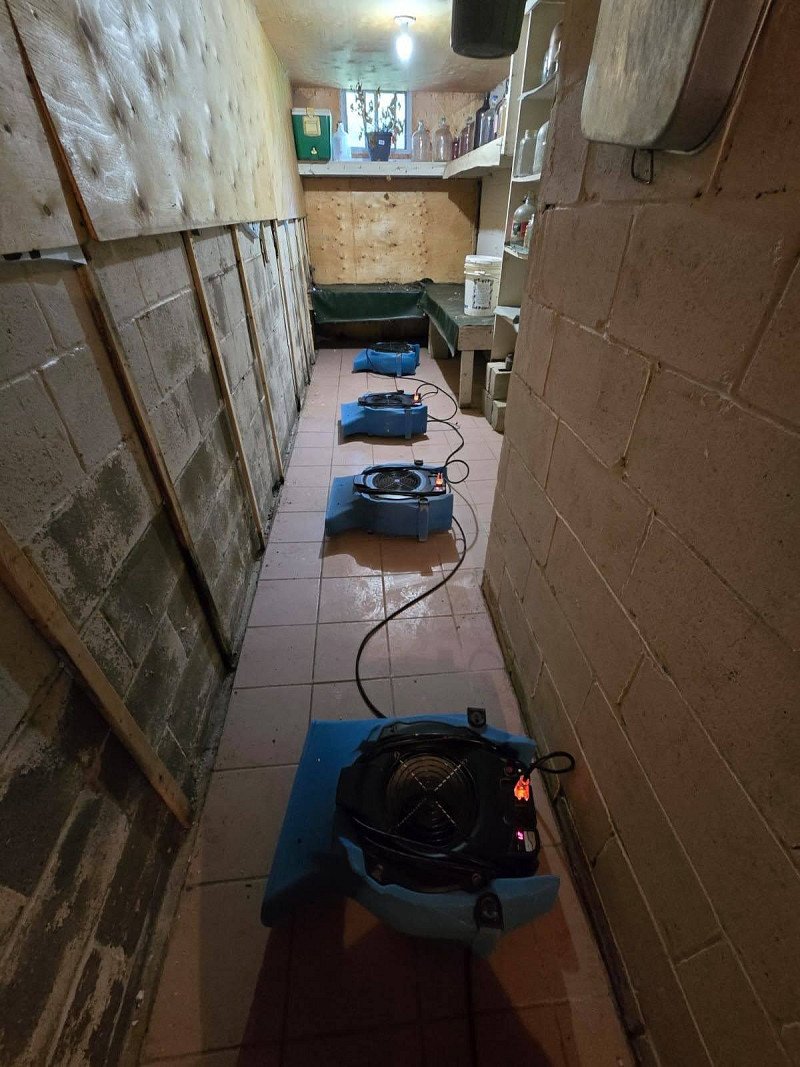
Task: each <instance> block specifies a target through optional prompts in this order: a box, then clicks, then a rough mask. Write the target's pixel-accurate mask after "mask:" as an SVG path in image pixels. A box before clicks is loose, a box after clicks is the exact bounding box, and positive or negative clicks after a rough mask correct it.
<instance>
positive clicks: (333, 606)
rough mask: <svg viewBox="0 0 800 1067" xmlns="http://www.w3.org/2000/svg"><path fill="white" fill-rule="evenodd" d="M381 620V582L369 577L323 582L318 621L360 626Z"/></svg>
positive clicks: (378, 578) (326, 579)
mask: <svg viewBox="0 0 800 1067" xmlns="http://www.w3.org/2000/svg"><path fill="white" fill-rule="evenodd" d="M382 618H383V582H382V581H381V579H380V577H379V576H378V575H372V576H370V577H351V578H323V579H322V585H321V589H320V598H319V621H320V622H321V623H324V622H363V621H365V620H369V619H376V620H377V619H382Z"/></svg>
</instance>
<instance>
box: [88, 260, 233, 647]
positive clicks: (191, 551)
mask: <svg viewBox="0 0 800 1067" xmlns="http://www.w3.org/2000/svg"><path fill="white" fill-rule="evenodd" d="M87 260H89V262H87V264H86V266H79V267H77V268H76V269H77V271H78V278H79V279H80V282H81V286H82V288H83V292H84V296H85V297H86V302H87V304H88V306H89V310H90V311H91V312H92V317H93V319H94V322H95V325H96V327H97V329H98V331H99V333H100V336H101V338H102V339H103V342H104V344H105V348H106V352H107V353H108V357H109V359H110V361H111V366H112V369H113V370H114V373H115V375H116V377H117V381H118V383H119V386H120V390H121V392H122V395H123V397H124V399H125V403H126V405H127V408H128V411H129V413H130V416H131V418H132V419H133V423H134V425H135V426H136V429H137V431H138V435H139V440H140V442H141V445H142V449H143V451H144V454H145V457H146V459H147V461H148V465H149V467H150V471H151V473H152V475H153V478H154V480H155V483H156V486H157V487H158V491H159V494H160V496H161V499H162V500H163V501H164V507H165V509H166V512H167V517H168V519H169V521H170V525H171V527H172V531H173V533H174V534H175V538H176V540H177V542H178V545H179V547H180V549H181V552H182V553H183V557H184V561H185V563H186V569H187V570H188V572H189V576H190V578H191V579H192V582H193V584H194V587H195V590H196V592H197V595H198V598H199V600H200V604H201V606H202V608H203V611H204V613H205V616H206V619H207V620H208V624H209V626H210V628H211V633H212V635H213V637H214V640H215V641H216V643H217V647H218V649H219V652H220V655H221V656H222V659H223V662H224V663H225V665H226V666H227V667H233V666H234V665H235V663H236V655H235V654H234V651H233V646H232V643H231V639H230V637H229V635H228V632H227V630H226V628H225V624H224V622H223V620H222V616H221V615H220V612H219V609H218V607H217V603H216V601H215V599H214V594H213V593H212V591H211V586H210V585H209V584H208V580H207V578H206V576H205V572H204V571H203V567H202V565H201V563H200V556H199V554H198V551H197V546H196V545H195V543H194V538H193V537H192V532H191V530H190V528H189V523H188V521H187V519H186V515H185V513H184V510H183V505H182V504H181V502H180V499H179V497H178V494H177V491H176V489H175V486H174V484H173V482H172V478H171V477H170V474H169V469H168V467H167V463H166V460H165V459H164V454H163V453H162V451H161V446H160V445H159V443H158V438H157V436H156V433H155V430H154V429H153V426H152V423H151V422H150V416H149V415H148V414H147V408H146V407H145V404H144V401H143V400H142V395H141V393H140V392H139V386H138V385H137V384H136V379H135V377H134V376H133V373H132V372H131V369H130V367H129V366H128V360H127V358H126V356H125V349H124V347H123V344H122V341H121V340H120V337H119V334H118V332H117V327H116V325H115V323H114V316H113V315H112V313H111V309H110V308H109V306H108V302H107V301H106V298H105V296H104V294H103V291H102V289H101V288H100V285H99V284H98V281H97V278H96V276H95V273H94V269H93V268H92V265H91V261H90V257H89V254H88V253H87Z"/></svg>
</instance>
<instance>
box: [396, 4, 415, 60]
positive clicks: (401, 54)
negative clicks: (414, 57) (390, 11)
mask: <svg viewBox="0 0 800 1067" xmlns="http://www.w3.org/2000/svg"><path fill="white" fill-rule="evenodd" d="M394 21H395V22H396V23H397V25H398V26H399V27H400V33H398V35H397V37H395V40H394V47H395V51H396V52H397V58H398V59H399V60H400V62H401V63H408V61H409V59H411V53H412V52H413V51H414V39H413V37H412V36H411V34H410V32H409V27H410V26H411V23H412V22H416V21H417V20H416V19H415V18H414V16H413V15H395V19H394Z"/></svg>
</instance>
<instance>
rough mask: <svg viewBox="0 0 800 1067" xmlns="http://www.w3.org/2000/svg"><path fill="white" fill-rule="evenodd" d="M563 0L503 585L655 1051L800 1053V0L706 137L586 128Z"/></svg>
mask: <svg viewBox="0 0 800 1067" xmlns="http://www.w3.org/2000/svg"><path fill="white" fill-rule="evenodd" d="M597 8H598V4H597V3H596V2H595V0H568V2H567V5H566V23H565V36H564V51H563V69H562V73H561V81H560V83H559V90H558V96H557V100H556V105H555V113H554V115H553V120H552V121H551V151H550V158H549V160H548V163H547V167H546V172H545V177H544V181H543V186H542V193H541V199H540V208H541V209H542V210H541V212H540V215H539V218H538V221H537V228H536V234H535V245H534V252H533V255H532V261H531V264H530V268H529V276H528V279H527V288H526V296H525V300H524V306H523V308H522V321H521V327H520V336H519V343H518V347H517V353H516V358H515V362H514V373H513V377H512V384H511V390H510V395H509V401H508V409H507V416H506V439H505V443H504V450H503V455H502V460H501V467H500V480H499V486H498V491H497V496H496V499H495V505H494V513H493V520H492V531H491V537H490V542H489V549H488V557H487V573H486V585H485V587H486V592H487V596H488V598H489V600H490V602H491V604H492V608H493V611H494V614H495V618H496V620H497V622H498V626H499V629H500V630H501V633H502V636H503V639H504V641H505V643H506V648H507V653H508V658H509V663H510V665H511V667H512V671H513V673H514V678H515V683H516V685H517V687H518V690H519V693H520V696H521V697H522V700H523V704H524V707H525V710H526V715H527V717H528V721H529V724H530V727H531V729H532V731H533V733H534V734H535V735H536V737H537V738H538V739H539V740H540V741H541V743H542V745H545V746H548V747H561V748H566V749H569V750H571V751H572V752H574V753H575V755H576V757H577V760H578V769H577V771H576V772H575V774H574V775H572V776H570V777H567V778H565V779H564V780H563V782H562V783H561V784H562V786H563V791H564V796H565V798H566V801H565V803H564V811H565V816H566V817H567V818H568V819H572V820H573V821H574V825H575V827H576V830H577V834H578V837H579V841H580V847H581V848H582V850H583V853H584V857H585V859H586V861H587V865H586V866H587V871H588V872H589V875H590V878H591V880H592V882H593V889H592V882H590V883H589V890H590V893H594V894H596V896H597V897H598V898H599V901H600V903H601V905H602V908H603V909H604V911H605V915H606V917H607V920H608V922H609V924H610V928H611V931H612V934H613V938H614V939H615V942H616V946H617V948H618V950H619V953H620V955H621V958H622V960H623V962H624V967H625V968H626V972H627V979H628V980H629V983H630V988H631V989H632V992H633V996H634V1000H633V1002H632V1003H631V1004H630V1005H629V1010H628V1012H627V1014H628V1022H629V1024H630V1025H631V1028H632V1030H633V1031H634V1034H636V1032H637V1031H641V1033H640V1034H639V1036H635V1043H636V1046H637V1049H638V1052H639V1053H640V1055H641V1057H642V1059H643V1062H646V1063H655V1062H660V1063H663V1064H667V1065H674V1067H686V1065H689V1064H692V1065H694V1064H708V1063H713V1064H719V1065H725V1067H730V1065H731V1064H734V1063H736V1064H764V1065H766V1064H785V1063H789V1062H792V1063H800V962H799V961H800V876H799V872H798V857H800V852H799V851H798V849H800V788H799V787H798V777H797V767H798V765H799V764H800V736H799V731H800V715H799V714H798V712H799V711H800V664H799V663H798V656H797V648H798V639H800V600H799V599H798V586H800V566H798V563H799V562H800V536H798V532H799V531H800V507H799V506H798V496H799V495H800V267H798V265H797V263H798V250H800V123H798V115H797V101H798V99H800V59H799V58H798V53H797V49H796V42H797V40H798V39H800V8H798V6H797V5H796V4H792V3H791V2H789V0H776V3H774V4H773V7H772V9H771V12H770V14H769V17H768V21H767V24H766V26H765V29H764V32H763V35H762V37H761V39H760V41H759V43H758V45H757V48H756V50H755V52H754V55H753V58H752V62H751V64H750V67H749V69H748V71H747V74H746V78H745V81H744V83H743V85H742V86H741V87H740V90H739V92H738V94H737V97H736V99H735V103H734V106H733V108H732V111H731V113H730V114H729V116H728V118H727V121H726V123H725V126H724V128H723V129H722V130H720V131H719V132H718V134H717V135H716V136H715V137H714V139H713V140H712V142H711V143H710V144H709V145H708V147H706V148H705V149H704V150H703V151H702V152H700V153H698V154H696V155H693V156H689V157H681V156H674V155H673V156H668V155H665V154H663V153H656V155H655V160H654V180H653V182H652V184H651V185H643V184H640V183H637V182H635V181H633V180H632V179H631V176H630V163H631V153H630V150H625V149H623V148H619V147H614V146H605V145H591V146H590V145H588V144H587V143H586V141H585V140H584V139H583V138H582V137H581V135H580V126H579V116H580V105H581V99H582V93H583V85H584V79H585V76H586V71H587V67H588V62H589V56H590V53H591V46H592V40H593V34H594V26H595V22H596V18H597Z"/></svg>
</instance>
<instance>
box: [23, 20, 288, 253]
mask: <svg viewBox="0 0 800 1067" xmlns="http://www.w3.org/2000/svg"><path fill="white" fill-rule="evenodd" d="M9 2H10V8H11V13H12V16H13V18H14V21H15V23H16V25H17V28H18V31H19V33H20V36H21V38H22V42H23V45H24V47H25V50H26V52H27V54H28V57H29V59H30V62H31V64H32V67H33V70H34V73H35V76H36V79H37V82H38V84H39V86H40V87H41V90H42V93H43V95H44V98H45V102H46V104H47V107H48V110H49V112H50V115H51V118H52V120H53V123H54V125H55V128H56V132H57V135H58V138H59V140H60V142H61V145H62V146H63V149H64V152H65V155H66V158H67V161H68V164H69V167H70V171H71V174H72V177H73V180H74V181H75V184H76V186H77V191H78V194H79V197H80V199H81V200H82V202H83V205H84V207H85V211H86V214H87V215H88V219H89V222H90V225H91V227H92V228H93V230H94V234H95V236H96V237H97V238H98V239H100V240H110V239H112V238H118V237H129V236H135V235H139V234H146V233H158V232H164V231H174V230H183V229H187V228H189V227H195V226H208V225H219V224H222V223H231V222H240V221H245V220H248V219H255V218H294V217H297V216H298V215H302V214H303V206H302V188H301V186H300V182H299V178H298V177H297V168H296V162H295V158H294V148H293V143H292V134H291V126H290V100H291V94H290V90H289V85H288V80H287V78H286V75H285V73H284V71H283V68H282V67H281V65H280V63H279V62H278V59H277V57H276V55H275V53H274V52H273V50H272V47H271V46H270V44H269V42H268V40H267V38H266V37H265V35H264V32H263V30H262V28H261V24H260V23H259V21H258V17H257V15H256V14H255V11H254V9H253V7H252V6H251V4H250V3H248V2H247V0H226V2H225V3H224V4H220V3H219V2H217V0H172V2H170V3H169V4H152V3H148V0H126V3H125V4H124V5H123V4H120V3H119V0H81V2H79V0H9ZM61 243H64V242H61Z"/></svg>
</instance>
